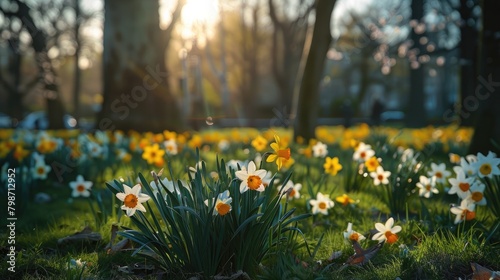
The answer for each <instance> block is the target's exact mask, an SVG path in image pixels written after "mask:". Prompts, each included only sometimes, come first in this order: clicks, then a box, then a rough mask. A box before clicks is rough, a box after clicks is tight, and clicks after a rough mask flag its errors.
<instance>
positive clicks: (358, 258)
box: [344, 241, 385, 265]
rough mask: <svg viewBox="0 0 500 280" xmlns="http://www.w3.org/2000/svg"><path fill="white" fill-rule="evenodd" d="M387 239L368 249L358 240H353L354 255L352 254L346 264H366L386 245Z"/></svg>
mask: <svg viewBox="0 0 500 280" xmlns="http://www.w3.org/2000/svg"><path fill="white" fill-rule="evenodd" d="M384 243H385V241H382V242H380V243H378V244H377V245H374V246H372V247H370V248H368V249H366V250H365V249H363V248H362V247H361V245H359V243H358V242H357V241H352V248H353V249H354V255H352V256H350V257H349V259H347V261H346V262H345V263H344V265H364V264H365V263H367V262H368V261H370V259H371V258H373V257H374V256H375V255H376V254H377V252H378V251H379V250H380V248H382V246H384Z"/></svg>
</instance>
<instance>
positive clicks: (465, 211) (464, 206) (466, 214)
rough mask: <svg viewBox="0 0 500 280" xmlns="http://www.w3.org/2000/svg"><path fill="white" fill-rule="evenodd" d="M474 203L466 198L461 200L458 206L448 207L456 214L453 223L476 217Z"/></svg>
mask: <svg viewBox="0 0 500 280" xmlns="http://www.w3.org/2000/svg"><path fill="white" fill-rule="evenodd" d="M475 207H476V205H475V204H474V203H472V202H471V201H470V200H468V199H464V200H462V202H461V203H460V206H453V207H451V208H450V212H451V213H453V214H455V215H457V216H456V217H455V224H458V223H461V222H462V221H464V220H465V221H470V220H474V218H476V212H474V209H475Z"/></svg>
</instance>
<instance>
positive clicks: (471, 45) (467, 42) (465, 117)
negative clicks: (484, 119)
mask: <svg viewBox="0 0 500 280" xmlns="http://www.w3.org/2000/svg"><path fill="white" fill-rule="evenodd" d="M468 2H470V0H461V1H460V3H461V4H460V15H461V17H462V21H463V22H464V24H462V26H461V27H460V34H461V40H460V58H461V61H462V65H461V67H460V72H461V73H460V76H461V79H460V104H462V105H463V104H465V102H466V100H467V98H470V97H469V96H473V95H474V89H475V88H476V85H477V79H476V77H477V76H478V74H479V73H478V65H477V58H478V57H477V55H478V53H477V50H478V49H477V47H478V41H479V36H478V31H477V29H476V28H475V27H474V25H471V24H470V23H469V20H470V19H472V18H473V15H472V11H473V9H474V7H475V5H472V6H469V5H468V4H467V3H468ZM460 107H461V108H457V109H458V110H460V114H458V116H459V117H460V125H462V126H472V125H473V124H474V121H473V120H472V118H471V117H470V114H471V112H469V110H467V109H466V108H465V107H464V106H460Z"/></svg>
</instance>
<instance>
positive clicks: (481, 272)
mask: <svg viewBox="0 0 500 280" xmlns="http://www.w3.org/2000/svg"><path fill="white" fill-rule="evenodd" d="M470 265H471V267H472V272H473V274H472V280H500V271H492V270H489V269H487V268H486V267H484V266H480V265H479V264H477V263H471V264H470Z"/></svg>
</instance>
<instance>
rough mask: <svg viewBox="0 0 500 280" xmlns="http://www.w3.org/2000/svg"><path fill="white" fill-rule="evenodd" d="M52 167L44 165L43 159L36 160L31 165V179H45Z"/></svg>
mask: <svg viewBox="0 0 500 280" xmlns="http://www.w3.org/2000/svg"><path fill="white" fill-rule="evenodd" d="M50 170H52V168H51V167H50V166H49V165H46V164H45V162H44V161H37V162H36V164H35V166H33V167H32V169H31V173H32V178H33V179H40V180H45V179H47V175H48V174H49V172H50Z"/></svg>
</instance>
